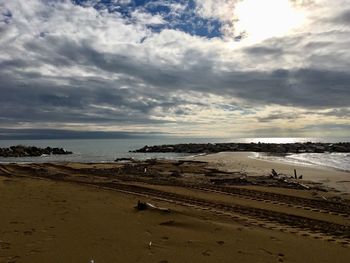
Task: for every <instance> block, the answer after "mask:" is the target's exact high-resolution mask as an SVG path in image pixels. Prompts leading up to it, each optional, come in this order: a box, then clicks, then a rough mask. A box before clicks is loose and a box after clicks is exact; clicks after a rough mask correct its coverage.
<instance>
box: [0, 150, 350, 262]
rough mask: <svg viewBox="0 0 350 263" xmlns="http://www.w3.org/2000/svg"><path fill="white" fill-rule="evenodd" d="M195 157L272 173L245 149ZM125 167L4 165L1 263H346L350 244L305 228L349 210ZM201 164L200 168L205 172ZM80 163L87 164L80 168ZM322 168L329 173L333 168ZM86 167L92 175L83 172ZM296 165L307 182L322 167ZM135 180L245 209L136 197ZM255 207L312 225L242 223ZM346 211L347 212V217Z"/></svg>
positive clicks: (338, 220) (344, 221) (340, 220)
mask: <svg viewBox="0 0 350 263" xmlns="http://www.w3.org/2000/svg"><path fill="white" fill-rule="evenodd" d="M197 159H201V160H209V159H210V161H212V163H211V165H213V166H220V167H221V168H224V169H228V170H230V169H232V170H235V171H236V170H237V169H243V170H244V171H246V172H248V173H252V174H254V173H262V172H264V173H265V172H266V173H268V172H269V171H270V169H271V163H269V162H265V161H257V160H253V159H249V158H246V154H233V155H232V154H230V153H225V154H215V155H208V156H202V157H198V158H197ZM162 165H163V166H161V165H159V164H157V163H156V164H155V167H156V166H159V167H161V169H168V170H169V171H171V170H173V169H175V168H174V167H177V169H180V168H179V167H181V166H179V165H178V164H176V163H175V164H171V163H169V164H166V163H165V164H162ZM184 165H185V164H184ZM190 165H191V164H190V163H189V164H186V165H185V166H186V167H187V166H190ZM118 167H120V165H119V164H103V165H101V164H98V165H97V164H62V165H61V164H60V165H51V164H42V165H35V164H33V165H19V166H16V165H12V166H6V165H3V166H2V167H1V169H0V170H1V173H0V263H3V262H7V263H9V262H29V263H30V262H74V263H75V262H78V263H79V262H82V263H89V262H91V260H94V262H95V263H102V262H103V263H109V262H110V263H112V262H156V263H166V262H168V263H171V262H349V258H350V248H349V241H346V240H345V239H344V240H345V242H338V241H336V240H335V239H336V238H334V237H330V236H327V233H330V232H327V231H328V230H325V232H324V233H322V231H321V233H314V234H312V233H311V232H310V231H309V228H308V225H307V224H306V223H307V222H308V220H309V222H313V221H312V220H314V222H316V223H317V222H318V221H317V220H321V221H320V223H322V222H325V223H326V225H327V224H329V225H331V224H334V223H335V224H339V225H340V227H344V229H349V226H350V220H349V216H345V217H344V216H343V215H341V214H338V213H332V212H327V211H326V213H325V211H322V209H323V208H322V207H320V209H310V208H309V207H307V206H308V205H307V203H305V207H303V205H302V204H301V205H300V204H298V205H296V203H294V201H292V199H291V201H290V202H291V203H290V204H289V205H286V204H280V203H278V202H277V203H276V202H275V201H272V200H269V199H268V198H269V197H268V196H267V197H266V198H267V199H266V200H265V201H264V202H262V201H259V199H256V198H255V197H254V196H251V198H250V197H249V196H248V197H247V196H242V197H241V196H231V195H227V194H220V193H217V192H210V191H202V190H194V189H193V190H191V189H188V188H185V187H176V186H174V185H171V184H170V185H152V184H151V183H150V182H152V181H148V180H151V179H152V178H153V177H151V178H150V179H149V178H146V179H147V180H146V181H145V182H131V181H126V182H124V181H122V176H124V175H120V177H118V176H117V175H115V176H112V177H111V176H110V175H109V173H107V172H108V171H109V170H108V169H117V168H118ZM155 167H153V168H150V169H149V170H152V169H155ZM166 167H167V168H166ZM200 167H201V165H198V166H197V168H193V169H197V170H198V169H199V170H198V171H200V169H202V168H200ZM273 167H274V168H275V169H276V170H278V171H280V172H286V173H287V172H289V173H292V170H291V169H292V167H290V166H288V165H284V164H273ZM82 168H83V169H82ZM74 169H80V170H79V173H75V172H74V171H78V170H74ZM84 169H91V170H84ZM106 169H107V170H106ZM181 169H185V168H181ZM186 169H187V168H186ZM321 170H322V171H324V175H325V176H326V175H327V172H326V170H323V169H321ZM321 170H320V171H321ZM84 171H85V172H86V174H80V173H82V172H84ZM91 171H93V172H92V173H91ZM112 171H113V170H112ZM142 171H143V169H142ZM169 171H167V172H169ZM298 171H300V172H301V173H303V174H304V176H306V177H307V179H311V178H308V177H309V176H311V171H314V172H315V171H316V172H317V170H314V169H311V168H305V170H304V169H303V168H301V167H298ZM102 173H106V176H105V177H104V176H102V175H101V174H102ZM316 174H318V173H316ZM33 176H34V177H36V178H33ZM136 176H139V175H136ZM198 176H199V175H198ZM135 178H136V177H135ZM49 179H51V180H49ZM57 180H58V181H57ZM62 180H65V181H62ZM119 180H120V181H119ZM128 180H130V178H129V179H128ZM87 181H89V182H91V184H95V185H99V184H98V183H99V182H109V183H110V184H111V185H112V186H113V183H115V185H116V186H118V187H120V185H125V186H126V185H129V186H128V187H129V188H128V187H126V188H125V189H126V190H128V189H130V192H129V193H126V192H125V191H124V193H122V192H118V190H117V188H116V189H113V188H111V189H110V190H107V189H101V188H98V187H96V186H94V185H84V184H82V183H84V182H87ZM78 182H79V183H78ZM132 185H142V186H143V187H145V188H149V189H158V190H161V191H163V192H164V193H177V194H179V195H180V194H181V195H183V196H188V200H189V203H191V202H190V200H193V198H201V199H203V200H208V201H211V202H213V203H215V204H217V209H220V202H225V203H228V204H232V205H239V206H240V207H241V210H238V211H242V212H243V214H239V213H238V214H237V215H236V214H235V213H236V212H235V210H233V211H232V212H230V211H229V210H227V212H228V213H229V214H228V215H227V216H223V215H222V214H221V215H219V214H217V213H215V212H213V210H212V211H210V210H211V209H209V208H206V207H205V206H203V205H202V208H203V209H198V207H197V208H196V209H195V207H193V206H192V207H189V206H184V205H183V204H182V205H180V204H178V203H177V204H175V203H174V202H165V201H161V199H159V198H158V199H154V198H155V197H156V195H152V194H149V195H148V194H146V195H143V196H137V195H133V194H130V193H131V192H132V191H133V188H132ZM259 191H262V192H263V191H265V190H264V189H263V188H262V189H260V190H259ZM269 191H279V192H282V193H283V192H288V194H290V195H294V196H299V195H300V196H304V197H303V198H305V200H307V198H313V197H312V196H311V193H309V192H306V193H304V192H305V191H304V192H303V191H301V190H293V189H278V188H277V189H276V190H270V189H269ZM134 193H137V191H134ZM164 196H166V195H164ZM140 199H141V200H142V201H147V202H151V203H152V204H156V205H159V206H162V207H167V208H170V209H171V212H170V213H163V212H159V211H151V210H146V211H136V209H134V206H135V205H136V203H137V201H138V200H140ZM163 200H164V199H163ZM174 200H175V199H174ZM286 200H287V199H286ZM321 201H322V200H321ZM192 203H193V202H192ZM251 209H253V214H254V213H255V210H254V209H261V213H262V214H261V215H262V216H263V214H264V213H265V212H269V211H271V214H270V215H269V214H267V215H268V216H271V218H273V219H274V220H276V216H277V217H278V214H275V215H274V214H273V213H276V212H278V213H281V215H283V217H285V220H288V216H289V215H290V216H292V215H296V216H299V217H300V218H301V221H300V222H301V223H303V221H304V220H305V222H306V223H305V227H304V226H302V228H301V229H298V228H294V227H293V225H294V223H293V222H290V221H289V223H288V221H285V223H286V225H284V223H283V222H284V221H281V224H279V225H278V224H276V223H274V222H272V223H271V224H270V223H269V222H266V221H263V220H262V221H260V219H259V217H260V215H259V214H255V216H254V217H253V218H252V220H248V221H244V220H243V221H242V220H241V219H242V218H244V216H245V214H244V213H245V212H247V211H250V210H251ZM348 210H349V209H348ZM349 211H350V210H349ZM349 211H344V212H346V213H348V214H349ZM253 214H249V215H253ZM249 215H248V216H249ZM290 218H292V217H290ZM310 220H311V221H310ZM269 226H271V227H269ZM309 226H310V225H309ZM346 231H348V230H346ZM344 234H345V235H347V236H348V235H349V233H347V234H346V233H344Z"/></svg>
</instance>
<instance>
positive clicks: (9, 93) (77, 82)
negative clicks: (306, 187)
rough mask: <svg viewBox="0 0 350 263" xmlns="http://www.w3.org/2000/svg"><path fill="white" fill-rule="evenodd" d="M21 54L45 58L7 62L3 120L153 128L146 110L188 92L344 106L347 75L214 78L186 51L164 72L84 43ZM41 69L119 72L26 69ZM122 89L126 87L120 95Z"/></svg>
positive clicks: (174, 103) (308, 72)
mask: <svg viewBox="0 0 350 263" xmlns="http://www.w3.org/2000/svg"><path fill="white" fill-rule="evenodd" d="M26 48H27V50H28V51H30V52H38V51H39V50H40V51H41V52H40V53H38V54H37V56H40V57H42V58H45V59H39V60H36V61H35V63H33V64H31V62H30V61H28V60H21V59H18V58H17V59H14V60H7V61H3V62H2V64H1V69H0V89H1V92H2V96H1V98H0V102H1V106H0V108H1V116H2V117H6V118H8V119H12V120H13V121H15V122H23V121H53V122H67V121H69V122H125V123H152V122H155V123H157V122H158V123H159V121H155V120H153V119H152V110H153V109H155V108H156V107H161V108H162V109H163V110H164V111H165V112H166V109H169V108H175V109H176V108H177V107H179V106H181V105H184V104H186V103H188V102H185V101H182V100H180V99H174V98H170V94H171V93H174V92H175V93H179V94H181V93H183V94H186V93H187V92H189V91H195V92H199V93H203V94H206V93H207V94H216V95H220V96H224V97H238V98H240V99H242V100H244V101H246V102H248V103H249V102H250V103H255V104H260V105H269V104H278V105H288V106H299V107H304V108H326V107H333V108H334V107H345V106H348V105H349V101H350V93H349V89H350V86H349V83H350V74H348V72H340V71H332V70H320V69H310V68H305V69H295V70H284V69H281V70H273V71H235V70H231V71H230V72H227V71H226V72H217V71H216V70H215V65H214V64H215V62H214V61H213V60H212V58H211V57H210V56H205V54H203V53H201V52H199V51H196V50H193V51H191V50H189V51H188V52H187V53H186V56H185V58H184V61H182V63H180V64H179V65H177V66H176V65H172V66H170V65H163V64H161V63H157V61H155V62H148V63H146V62H144V61H142V60H139V59H137V58H135V57H133V56H130V55H127V54H115V53H107V52H101V51H98V50H96V49H94V48H92V47H91V46H89V45H88V44H87V43H75V42H72V41H70V40H67V39H53V38H49V40H48V42H32V43H30V44H28V45H26ZM248 52H251V53H255V54H257V55H261V54H276V52H277V53H278V52H279V51H278V50H277V51H275V49H268V48H252V49H250V50H249V51H248ZM188 61H191V62H193V61H196V63H192V64H191V65H190V66H188V67H187V68H186V70H184V68H183V66H182V65H186V64H188ZM47 65H50V66H54V67H57V68H59V67H63V66H64V67H68V66H71V65H80V66H81V67H87V68H93V69H95V70H96V69H98V70H100V71H101V72H108V73H109V74H119V78H118V79H117V80H113V79H103V78H97V77H94V78H89V77H85V78H83V77H77V76H74V77H58V76H56V77H47V76H45V75H40V74H39V73H26V72H25V71H24V70H25V69H27V68H28V67H33V66H47ZM1 71H2V73H1ZM60 83H63V84H60ZM124 86H127V87H129V88H127V89H122V87H124ZM94 105H97V107H94ZM182 111H183V110H181V109H176V110H175V112H177V113H179V112H182ZM130 115H131V116H132V118H130ZM277 117H278V116H270V117H266V118H265V119H264V118H263V119H260V121H267V120H268V119H269V118H272V119H273V118H277ZM280 117H283V116H282V115H281V116H280ZM284 117H287V119H289V117H288V116H284Z"/></svg>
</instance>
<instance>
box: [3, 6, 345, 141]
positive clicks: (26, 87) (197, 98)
mask: <svg viewBox="0 0 350 263" xmlns="http://www.w3.org/2000/svg"><path fill="white" fill-rule="evenodd" d="M124 1H125V0H124ZM243 1H244V0H243ZM235 2H236V1H228V0H220V1H209V0H205V1H197V9H196V11H197V13H198V14H199V15H200V16H201V17H204V18H208V19H219V20H220V21H222V22H223V23H224V27H225V30H226V31H227V32H232V26H233V24H232V21H233V20H232V19H233V13H234V8H235ZM118 3H120V1H119V2H118ZM125 3H126V2H125ZM349 3H350V2H349V1H345V0H342V2H341V4H342V6H347V5H346V4H349ZM90 4H91V3H90ZM297 4H298V8H301V9H303V10H305V12H306V13H307V22H305V24H304V25H303V27H302V28H299V29H297V30H295V31H294V32H289V33H288V34H287V35H285V36H283V37H282V36H279V37H271V38H268V39H266V40H264V41H261V42H259V43H255V44H254V45H250V44H247V43H245V42H244V41H242V42H235V41H232V39H231V40H230V39H228V38H227V37H228V36H229V34H226V33H225V34H226V38H225V37H224V38H213V39H208V38H205V37H199V36H193V35H190V34H188V33H185V32H183V31H181V30H180V29H178V30H174V29H163V30H160V32H153V31H152V30H150V29H149V28H148V25H166V21H165V20H164V18H162V17H161V16H160V15H159V14H156V15H152V14H150V13H146V12H145V11H141V9H139V10H136V11H134V12H133V13H132V17H131V18H124V17H122V16H121V15H118V14H117V13H108V12H107V11H103V10H102V11H97V10H96V9H94V8H93V7H91V6H90V5H89V6H86V7H81V6H77V5H73V4H72V3H71V2H70V1H57V2H55V1H51V2H47V1H39V0H28V1H19V0H12V1H7V2H3V3H1V4H0V9H1V10H2V11H1V12H0V13H4V12H5V11H6V12H8V11H10V12H11V14H12V15H11V16H7V18H8V21H6V22H4V21H3V22H0V81H1V84H0V90H1V94H2V98H0V103H1V106H0V110H1V111H0V112H2V114H3V116H1V114H0V118H2V119H5V118H6V120H7V122H8V123H7V124H6V125H8V126H11V127H15V126H16V125H17V126H18V125H20V124H21V123H24V122H28V119H30V122H31V127H35V125H36V124H35V123H37V125H39V124H40V125H41V126H40V127H43V125H45V123H47V125H50V127H52V125H53V126H54V125H55V123H56V125H58V126H60V125H66V126H67V125H68V124H69V123H70V124H71V126H70V127H73V126H74V127H76V126H79V127H80V126H81V127H84V125H85V126H86V127H93V128H96V129H98V127H103V128H104V129H113V128H116V127H119V128H118V129H120V127H123V129H131V130H132V129H143V130H156V129H161V130H162V131H171V130H172V129H173V128H174V127H176V125H178V126H180V127H183V128H184V129H183V130H184V131H185V130H186V132H192V133H196V134H201V135H202V134H205V133H213V132H214V131H216V133H217V134H218V133H220V135H223V134H226V135H231V134H234V133H244V130H245V129H248V128H249V127H250V129H252V128H251V127H253V129H257V130H258V129H269V128H273V127H286V128H290V127H292V126H293V125H292V124H291V118H290V116H291V113H295V115H296V117H297V118H298V128H300V129H302V128H303V127H305V126H306V125H307V119H308V118H311V119H312V120H313V121H314V122H318V123H323V122H325V120H324V116H328V117H327V123H334V124H339V123H340V124H344V125H345V124H349V120H348V119H346V118H342V116H343V115H345V114H347V112H348V111H347V110H341V109H344V108H345V109H347V108H348V107H349V99H350V94H349V85H350V76H349V74H348V69H349V67H350V51H349V49H348V46H349V45H350V29H349V24H345V25H344V22H346V21H347V20H346V17H345V18H344V16H342V14H343V12H344V10H342V9H341V8H340V7H338V6H337V4H335V3H333V2H331V3H330V2H328V1H323V0H322V1H321V0H320V1H314V2H313V3H308V4H307V5H305V3H304V4H303V3H300V2H298V3H297ZM310 5H312V6H310ZM311 8H312V9H311ZM171 9H172V10H173V12H175V13H179V12H182V11H184V9H183V5H180V4H172V5H171ZM319 17H322V19H319ZM0 20H1V19H0ZM226 31H225V32H226ZM13 94H16V96H15V95H13ZM336 108H339V109H340V110H338V111H334V109H336ZM310 109H312V110H313V112H317V113H310V111H311V110H310ZM332 112H335V113H337V114H334V115H332V116H330V115H329V114H328V113H332ZM57 113H59V114H57ZM327 114H328V115H327ZM49 120H50V121H49ZM63 123H64V124H63ZM73 124H74V125H73ZM68 126H69V125H68ZM108 127H109V128H108ZM185 128H186V129H185Z"/></svg>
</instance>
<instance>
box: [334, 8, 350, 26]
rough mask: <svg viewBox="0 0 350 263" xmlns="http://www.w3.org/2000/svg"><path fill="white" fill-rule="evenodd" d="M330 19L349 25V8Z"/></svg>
mask: <svg viewBox="0 0 350 263" xmlns="http://www.w3.org/2000/svg"><path fill="white" fill-rule="evenodd" d="M331 21H332V22H334V23H337V24H343V25H350V9H348V10H345V11H343V12H341V13H340V14H339V15H337V16H336V17H334V18H333V19H332V20H331Z"/></svg>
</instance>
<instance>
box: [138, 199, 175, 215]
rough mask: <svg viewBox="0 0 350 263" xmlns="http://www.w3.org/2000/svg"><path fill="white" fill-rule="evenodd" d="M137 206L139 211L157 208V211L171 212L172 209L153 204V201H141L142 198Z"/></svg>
mask: <svg viewBox="0 0 350 263" xmlns="http://www.w3.org/2000/svg"><path fill="white" fill-rule="evenodd" d="M135 208H136V209H137V210H139V211H142V210H146V209H151V210H157V211H161V212H167V213H170V209H169V208H164V207H159V206H155V205H153V204H151V203H147V202H141V201H140V200H139V201H138V202H137V206H136V207H135Z"/></svg>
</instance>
